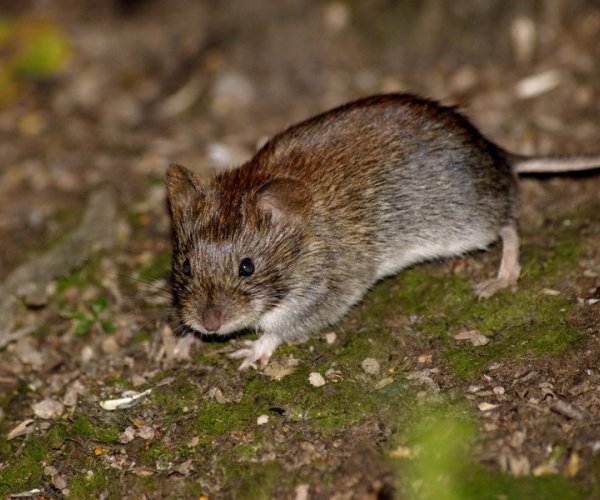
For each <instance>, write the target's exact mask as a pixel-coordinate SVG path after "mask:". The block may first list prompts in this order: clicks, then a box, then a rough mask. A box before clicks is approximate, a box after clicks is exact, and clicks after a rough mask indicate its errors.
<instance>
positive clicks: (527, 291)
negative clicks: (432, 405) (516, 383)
mask: <svg viewBox="0 0 600 500" xmlns="http://www.w3.org/2000/svg"><path fill="white" fill-rule="evenodd" d="M548 232H549V235H548V241H549V243H548V244H547V245H546V246H543V247H539V248H538V247H533V246H532V247H528V246H526V247H525V248H524V251H523V254H524V256H523V258H522V263H523V264H524V269H523V272H522V276H521V279H520V281H519V286H518V290H517V291H516V292H515V293H511V292H510V291H508V290H503V291H500V292H499V293H498V294H497V295H495V296H494V297H492V298H491V299H487V300H478V299H477V298H476V297H475V296H474V294H473V290H472V283H470V282H469V281H468V280H467V279H466V278H465V277H463V276H460V275H447V274H445V273H441V272H440V271H439V270H438V268H437V267H436V266H435V265H425V266H417V267H415V268H413V269H408V270H406V271H404V272H402V273H400V275H399V276H398V277H396V278H394V279H392V280H387V281H385V282H383V283H381V284H380V285H378V286H377V287H376V289H375V290H374V291H373V292H372V293H371V294H369V296H368V298H367V301H366V304H365V307H364V308H363V311H362V316H361V320H360V321H361V323H362V324H363V325H366V326H367V327H371V328H374V329H377V328H379V329H382V328H384V327H385V326H386V325H388V326H387V327H388V328H389V324H390V323H393V320H394V318H398V321H402V318H406V317H407V316H408V315H411V316H412V317H413V319H415V320H416V321H414V322H413V323H412V324H411V328H412V329H413V330H415V331H417V332H419V333H420V334H422V335H423V337H424V338H430V339H431V338H433V339H435V342H436V343H438V345H441V346H443V347H444V354H443V356H444V358H445V359H446V360H447V362H448V364H449V366H450V367H451V368H452V369H453V370H454V372H455V373H456V374H457V375H459V376H462V377H467V376H471V375H475V374H477V373H479V372H481V371H482V370H483V369H485V367H486V366H487V365H488V364H489V363H490V362H492V361H500V360H502V359H504V358H519V357H523V356H538V357H539V356H558V355H561V354H562V353H564V352H565V350H566V349H568V348H570V347H571V346H573V345H574V344H576V343H577V342H578V341H579V340H580V338H581V337H580V334H579V333H578V332H577V330H576V329H575V328H574V327H573V326H571V325H569V323H568V322H567V321H566V318H568V317H569V314H570V312H571V309H572V307H573V306H574V302H573V300H572V299H570V298H568V297H566V296H564V295H559V296H550V295H545V294H543V293H541V290H542V289H544V288H556V287H560V285H561V283H562V282H563V281H564V280H565V279H566V278H567V277H568V276H569V274H570V273H573V272H574V271H575V270H576V269H577V261H578V259H579V256H580V254H581V246H582V245H581V237H580V233H579V228H578V227H577V226H576V225H575V224H571V225H565V224H562V223H560V221H559V222H557V223H556V225H555V227H551V228H549V229H548ZM552 241H556V242H557V243H552ZM404 321H406V320H405V319H404ZM463 330H478V331H479V332H481V333H482V334H484V335H486V336H488V337H489V338H490V339H491V342H490V343H489V344H488V345H486V346H478V347H473V346H471V345H470V344H468V343H467V342H459V341H456V340H454V339H453V336H454V335H456V334H457V333H459V332H460V331H463Z"/></svg>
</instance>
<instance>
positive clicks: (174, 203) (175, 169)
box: [166, 163, 202, 217]
mask: <svg viewBox="0 0 600 500" xmlns="http://www.w3.org/2000/svg"><path fill="white" fill-rule="evenodd" d="M166 184H167V198H168V200H169V207H170V208H171V213H172V214H173V216H177V217H179V216H181V213H182V212H183V211H184V210H186V209H187V208H189V207H190V206H191V205H192V204H196V203H197V202H198V197H199V196H200V195H201V193H202V183H201V181H200V178H199V177H198V176H197V175H196V174H195V173H194V172H192V171H191V170H190V169H188V168H185V167H182V166H181V165H177V164H175V163H173V164H171V165H169V168H168V169H167V175H166Z"/></svg>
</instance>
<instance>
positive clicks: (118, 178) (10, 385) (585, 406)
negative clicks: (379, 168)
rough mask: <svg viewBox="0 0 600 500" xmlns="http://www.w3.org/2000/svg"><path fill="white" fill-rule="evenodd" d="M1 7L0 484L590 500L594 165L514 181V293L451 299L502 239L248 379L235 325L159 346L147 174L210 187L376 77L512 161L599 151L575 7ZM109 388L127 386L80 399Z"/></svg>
mask: <svg viewBox="0 0 600 500" xmlns="http://www.w3.org/2000/svg"><path fill="white" fill-rule="evenodd" d="M15 5H16V4H15V3H14V2H9V1H5V0H2V1H0V70H1V71H0V105H1V106H2V109H1V112H0V137H1V139H0V242H1V243H0V497H2V498H4V497H9V496H10V495H14V494H22V496H27V495H29V496H33V497H36V498H62V497H67V496H68V497H70V498H78V499H79V498H149V499H150V498H203V497H206V498H245V499H246V498H297V499H298V500H301V499H305V498H337V499H344V498H423V499H429V498H431V499H433V498H436V499H437V498H448V499H462V498H473V499H476V498H563V499H567V498H599V497H600V453H599V450H600V196H599V194H600V174H598V173H594V172H592V173H589V174H582V175H572V176H554V177H552V176H544V177H537V178H531V177H528V178H524V179H522V180H521V202H520V207H519V224H520V233H521V237H522V257H521V260H522V266H523V272H522V277H521V280H520V282H519V286H518V289H517V290H516V291H514V292H511V291H503V292H501V293H498V294H497V295H496V296H494V297H492V298H491V299H489V300H485V301H483V300H477V299H476V298H475V297H474V296H473V293H472V287H473V284H475V283H477V282H479V281H481V280H483V279H486V278H489V277H491V276H493V275H494V273H495V270H496V268H497V265H498V261H499V258H500V248H499V246H498V245H495V246H493V247H492V248H491V249H490V251H488V252H480V253H476V254H472V255H468V256H465V257H463V258H457V259H452V260H448V261H444V262H435V263H427V264H424V265H420V266H416V267H414V268H412V269H409V270H407V271H405V272H403V273H401V274H399V275H398V276H396V277H392V278H389V279H387V280H385V281H383V282H381V283H379V284H378V285H377V286H376V287H375V288H374V289H373V290H372V291H371V292H369V294H368V295H367V296H366V297H365V299H364V300H363V301H362V302H361V303H360V304H359V305H358V306H357V307H355V308H354V309H353V310H352V311H351V312H350V313H349V314H348V315H347V316H346V317H345V318H344V319H343V320H342V321H341V322H340V323H338V324H336V325H335V326H333V327H331V328H329V329H327V330H326V331H324V332H323V335H322V336H319V337H315V338H314V339H312V340H310V341H308V342H306V343H303V344H298V345H290V346H285V347H283V348H281V349H279V350H278V351H277V352H276V353H275V355H274V357H273V358H272V360H271V362H270V364H269V365H268V366H267V368H265V369H262V370H248V371H244V372H240V371H238V370H237V364H238V363H237V362H234V361H233V360H231V359H229V358H228V356H227V354H229V353H231V352H233V351H234V350H235V349H236V345H237V344H238V343H239V342H240V339H234V340H231V341H226V342H214V341H213V342H211V341H204V342H200V341H196V340H194V341H190V339H188V340H181V339H178V338H177V337H175V336H174V335H173V331H175V330H176V329H177V319H176V316H175V314H174V313H173V309H172V305H171V298H170V291H169V283H168V279H169V265H170V222H169V218H168V212H167V209H166V203H165V188H164V173H165V170H166V167H167V165H168V164H169V163H170V162H175V161H176V162H178V163H181V164H183V165H186V166H188V167H190V168H193V169H195V170H196V171H197V172H199V173H200V174H202V175H208V174H209V173H210V172H212V171H214V170H218V169H222V168H224V167H227V166H234V165H238V164H240V163H241V162H243V161H244V160H245V159H247V158H249V157H250V156H251V155H252V153H253V151H255V149H256V146H257V144H259V143H260V141H262V140H263V139H264V138H265V137H268V136H270V135H272V134H274V133H276V132H278V131H279V130H281V129H282V128H284V127H285V126H287V125H289V124H291V123H293V122H295V121H298V120H301V119H303V118H306V117H308V116H310V115H312V114H314V113H317V112H320V111H324V110H326V109H328V108H330V107H333V106H335V105H337V104H340V103H343V102H345V101H348V100H351V99H354V98H358V97H360V96H365V95H368V94H373V93H380V92H391V91H411V92H415V93H418V94H423V95H427V96H430V97H433V98H436V99H439V100H441V101H443V102H445V103H453V104H457V105H458V106H459V107H460V109H462V110H463V111H464V112H465V113H466V114H467V115H468V116H469V117H470V118H471V119H472V120H473V122H474V123H475V124H476V125H477V126H478V127H479V128H480V129H481V130H482V131H483V132H484V133H485V134H486V135H487V136H488V137H490V138H492V139H493V140H494V141H495V142H497V143H498V144H500V145H502V146H503V147H506V148H507V149H509V150H511V151H514V152H519V153H524V154H533V153H539V154H542V153H543V154H550V153H556V154H575V153H585V152H588V153H591V152H594V151H595V152H598V151H600V146H599V145H600V118H599V117H600V65H598V57H599V54H600V45H599V40H600V9H599V8H594V7H590V3H589V2H585V1H558V0H557V1H553V2H544V3H539V2H534V1H520V2H505V1H502V0H494V1H489V2H469V1H455V2H441V1H428V2H419V1H406V2H391V1H388V0H369V1H364V2H363V1H361V2H358V1H356V2H355V1H331V2H312V1H292V0H287V1H282V2H269V1H267V0H257V1H253V2H239V3H234V2H210V1H208V2H191V1H185V0H176V1H169V2H167V1H166V0H165V1H163V0H148V1H143V0H140V1H131V0H130V1H127V0H121V1H114V0H113V1H110V2H108V1H107V2H76V1H70V0H56V1H54V2H36V1H33V0H31V1H24V2H19V3H18V6H15ZM315 374H318V375H315ZM316 382H318V383H316ZM126 391H135V393H136V394H137V393H144V392H145V391H149V392H146V393H145V394H144V395H143V396H140V398H139V399H138V400H136V401H135V403H137V404H134V405H133V406H131V407H130V408H127V409H118V410H114V411H111V410H107V409H105V408H104V407H103V406H101V405H100V403H101V402H103V401H106V400H114V399H119V398H123V397H126V396H127V394H131V393H128V392H126ZM124 393H125V396H124Z"/></svg>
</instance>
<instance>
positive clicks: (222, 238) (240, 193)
mask: <svg viewBox="0 0 600 500" xmlns="http://www.w3.org/2000/svg"><path fill="white" fill-rule="evenodd" d="M598 166H600V154H599V155H597V156H571V157H561V156H537V157H535V156H534V157H527V156H521V155H517V154H513V153H510V152H508V151H506V150H505V149H503V148H501V147H500V146H498V145H496V144H495V143H493V142H492V141H491V140H488V139H487V138H486V137H485V136H484V135H483V134H482V133H481V132H480V131H479V130H478V129H477V128H476V127H475V126H474V125H473V124H472V123H471V121H470V120H469V119H468V118H467V117H466V116H465V115H464V114H462V113H461V112H460V111H458V110H457V109H456V108H455V107H451V106H445V105H442V104H439V103H438V102H436V101H434V100H431V99H428V98H424V97H419V96H416V95H412V94H383V95H375V96H370V97H366V98H362V99H360V100H356V101H353V102H350V103H347V104H344V105H342V106H339V107H336V108H335V109H332V110H330V111H327V112H325V113H322V114H319V115H317V116H315V117H312V118H309V119H307V120H305V121H302V122H301V123H298V124H296V125H293V126H290V127H289V128H287V129H286V130H284V131H283V132H281V133H278V134H276V135H274V136H273V137H272V138H271V139H270V140H268V141H267V142H266V143H265V144H264V145H263V146H262V147H261V148H260V149H259V150H258V152H257V153H256V154H255V155H254V157H252V158H251V159H250V160H248V161H247V162H246V163H244V164H243V165H241V166H239V167H237V168H233V169H230V170H226V171H222V172H220V173H218V174H216V175H215V176H214V177H213V178H212V179H210V180H203V179H201V178H200V177H199V176H198V175H197V174H196V173H194V172H193V171H192V170H190V169H188V168H186V167H184V166H181V165H178V164H172V165H170V166H169V167H168V169H167V172H166V188H167V200H168V207H169V212H170V217H171V222H172V234H173V249H172V290H173V300H174V306H175V309H176V310H177V311H178V315H179V318H180V320H181V322H182V323H183V325H185V327H187V328H188V329H191V330H192V331H194V332H196V333H198V334H200V335H218V336H226V335H231V334H234V333H235V332H238V331H242V330H247V329H251V330H256V331H257V332H258V334H259V337H258V339H257V340H246V341H244V342H243V347H242V348H241V349H239V350H237V351H235V352H233V353H232V354H230V357H232V358H234V359H238V360H241V365H240V369H242V370H243V369H246V368H248V367H253V368H257V367H258V366H259V365H261V366H264V365H266V364H267V362H268V360H269V359H270V357H271V356H272V354H273V352H274V351H275V350H276V349H277V347H278V346H279V345H280V344H281V343H282V342H295V341H301V340H305V339H306V338H308V337H310V336H311V335H315V334H317V333H318V332H319V331H320V330H321V329H322V328H323V327H325V326H326V325H329V324H332V323H335V322H336V321H338V320H339V319H340V318H341V317H342V316H344V314H345V313H346V312H347V311H348V310H349V309H350V308H351V307H352V306H353V305H355V304H356V303H357V302H358V301H360V300H361V298H362V297H363V296H364V295H365V293H366V292H367V291H368V290H369V288H370V287H372V286H373V285H374V284H375V283H376V282H377V281H379V280H380V279H382V278H385V277H387V276H391V275H394V274H396V273H398V272H399V271H401V270H402V269H405V268H407V267H409V266H412V265H415V264H417V263H420V262H423V261H428V260H432V259H440V258H448V257H454V256H461V255H464V254H466V253H468V252H473V251H478V250H485V249H486V248H488V247H489V246H490V245H491V244H492V243H494V242H495V241H496V240H497V239H500V240H501V244H502V255H501V261H500V266H499V270H498V273H497V275H496V276H495V277H494V278H492V279H489V280H486V281H484V282H482V283H479V284H477V285H476V286H475V294H476V295H477V296H478V297H480V298H482V299H484V298H488V297H491V296H492V295H493V294H495V293H496V292H497V291H499V290H501V289H504V288H514V287H515V286H516V284H517V279H518V277H519V273H520V265H519V237H518V233H517V225H516V213H515V211H516V200H517V184H518V181H517V178H518V176H519V175H520V174H526V173H529V174H536V173H558V172H573V171H577V170H586V169H592V168H596V167H598Z"/></svg>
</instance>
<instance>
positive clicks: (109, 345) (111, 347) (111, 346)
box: [101, 337, 120, 354]
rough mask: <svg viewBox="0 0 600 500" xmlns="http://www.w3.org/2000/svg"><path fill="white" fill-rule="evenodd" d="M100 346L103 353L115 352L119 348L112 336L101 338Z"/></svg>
mask: <svg viewBox="0 0 600 500" xmlns="http://www.w3.org/2000/svg"><path fill="white" fill-rule="evenodd" d="M101 347H102V352H103V353H104V354H115V353H116V352H118V351H119V349H120V346H119V344H118V342H117V341H116V340H115V338H114V337H105V338H104V339H102V344H101Z"/></svg>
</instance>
